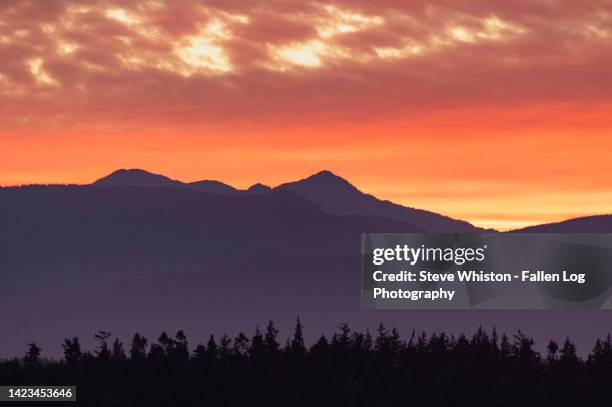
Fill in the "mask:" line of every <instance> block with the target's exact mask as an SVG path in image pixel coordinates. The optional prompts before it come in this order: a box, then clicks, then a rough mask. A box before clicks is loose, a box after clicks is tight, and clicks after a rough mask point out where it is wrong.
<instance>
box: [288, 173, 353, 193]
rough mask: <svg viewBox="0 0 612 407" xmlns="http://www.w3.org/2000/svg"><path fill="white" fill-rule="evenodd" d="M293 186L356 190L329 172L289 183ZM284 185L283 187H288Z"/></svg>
mask: <svg viewBox="0 0 612 407" xmlns="http://www.w3.org/2000/svg"><path fill="white" fill-rule="evenodd" d="M290 184H294V185H312V186H316V187H318V188H343V189H351V190H356V188H355V187H354V186H353V185H352V184H351V183H350V182H348V181H347V180H346V179H344V178H342V177H340V176H338V175H336V174H334V173H333V172H331V171H330V170H322V171H319V172H317V173H315V174H313V175H311V176H309V177H307V178H304V179H302V180H299V181H296V182H293V183H290ZM290 184H285V185H290Z"/></svg>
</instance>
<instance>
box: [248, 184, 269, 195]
mask: <svg viewBox="0 0 612 407" xmlns="http://www.w3.org/2000/svg"><path fill="white" fill-rule="evenodd" d="M271 190H272V188H270V187H269V186H267V185H264V184H262V183H259V182H258V183H257V184H254V185H251V186H250V187H249V189H248V190H247V191H248V192H253V193H259V194H261V193H265V192H270V191H271Z"/></svg>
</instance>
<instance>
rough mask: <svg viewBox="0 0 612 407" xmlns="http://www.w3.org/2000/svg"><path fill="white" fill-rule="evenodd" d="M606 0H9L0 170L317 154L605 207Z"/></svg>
mask: <svg viewBox="0 0 612 407" xmlns="http://www.w3.org/2000/svg"><path fill="white" fill-rule="evenodd" d="M611 66H612V1H609V0H601V1H600V0H584V1H575V0H539V1H537V0H514V1H498V0H486V1H485V0H470V1H465V0H441V1H431V2H425V1H399V0H377V1H371V0H368V1H366V0H350V1H349V0H330V1H326V2H319V1H288V0H266V1H249V0H240V1H229V0H210V1H186V0H173V1H168V2H162V1H130V0H124V1H101V0H93V1H87V2H84V1H83V2H78V1H65V0H46V1H13V0H3V1H2V7H0V156H1V159H0V185H19V184H29V183H88V182H92V181H93V180H95V179H97V178H100V177H102V176H104V175H106V174H107V173H109V172H111V171H113V170H116V169H118V168H143V169H146V170H149V171H152V172H156V173H163V174H165V175H167V176H170V177H171V178H175V179H180V180H184V181H194V180H200V179H217V180H222V181H224V182H226V183H229V184H231V185H234V186H236V187H241V188H242V187H248V186H249V185H251V184H254V183H256V182H263V183H265V184H269V185H277V184H279V183H282V182H286V181H289V180H294V179H298V178H304V177H306V176H308V175H310V174H312V173H315V172H317V171H320V170H322V169H328V170H331V171H333V172H334V173H336V174H338V175H340V176H342V177H344V178H346V179H348V180H349V181H350V182H351V183H353V184H354V185H356V186H357V187H358V188H360V189H361V190H363V191H365V192H369V193H372V194H374V195H376V196H377V197H379V198H383V199H389V200H392V201H394V202H397V203H401V204H404V205H407V206H411V207H418V208H424V209H429V210H433V211H436V212H440V213H444V214H447V215H450V216H453V217H456V218H461V219H465V220H468V221H470V222H472V223H474V224H476V225H479V226H484V227H493V228H498V229H510V228H516V227H521V226H526V225H530V224H537V223H544V222H551V221H558V220H562V219H567V218H571V217H576V216H583V215H590V214H603V213H611V212H612V171H611V162H612V69H610V67H611Z"/></svg>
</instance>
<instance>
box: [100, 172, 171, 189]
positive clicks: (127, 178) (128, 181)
mask: <svg viewBox="0 0 612 407" xmlns="http://www.w3.org/2000/svg"><path fill="white" fill-rule="evenodd" d="M93 185H99V186H121V187H126V186H177V185H181V182H179V181H175V180H173V179H170V178H168V177H166V176H163V175H159V174H154V173H151V172H148V171H145V170H141V169H139V168H132V169H125V168H121V169H119V170H116V171H113V172H112V173H110V174H109V175H107V176H105V177H102V178H100V179H98V180H96V181H95V182H94V183H93Z"/></svg>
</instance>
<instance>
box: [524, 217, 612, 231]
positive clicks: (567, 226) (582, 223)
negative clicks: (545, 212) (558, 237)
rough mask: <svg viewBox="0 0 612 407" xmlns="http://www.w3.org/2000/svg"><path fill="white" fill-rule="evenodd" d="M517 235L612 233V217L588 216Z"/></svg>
mask: <svg viewBox="0 0 612 407" xmlns="http://www.w3.org/2000/svg"><path fill="white" fill-rule="evenodd" d="M512 232H517V233H610V232H612V215H596V216H586V217H582V218H574V219H568V220H564V221H562V222H556V223H547V224H543V225H536V226H529V227H526V228H522V229H517V230H513V231H512Z"/></svg>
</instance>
